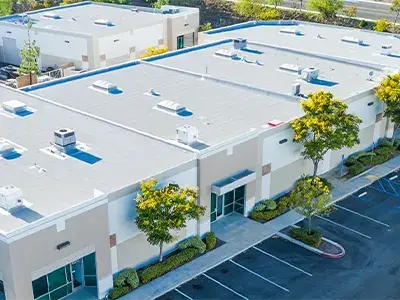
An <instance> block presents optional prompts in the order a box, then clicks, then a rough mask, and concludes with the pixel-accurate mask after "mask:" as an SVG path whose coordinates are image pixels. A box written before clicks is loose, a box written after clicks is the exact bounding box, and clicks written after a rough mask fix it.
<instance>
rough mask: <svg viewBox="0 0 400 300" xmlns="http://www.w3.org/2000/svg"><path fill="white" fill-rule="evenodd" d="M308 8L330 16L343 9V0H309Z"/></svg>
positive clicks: (327, 16)
mask: <svg viewBox="0 0 400 300" xmlns="http://www.w3.org/2000/svg"><path fill="white" fill-rule="evenodd" d="M308 8H309V9H310V10H316V11H318V12H319V13H320V14H321V15H322V16H323V17H325V18H332V17H335V16H336V14H337V13H338V11H339V10H341V9H343V0H310V1H308Z"/></svg>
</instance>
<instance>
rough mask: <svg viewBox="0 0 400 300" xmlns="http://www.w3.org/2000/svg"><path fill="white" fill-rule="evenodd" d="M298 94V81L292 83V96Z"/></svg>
mask: <svg viewBox="0 0 400 300" xmlns="http://www.w3.org/2000/svg"><path fill="white" fill-rule="evenodd" d="M299 94H300V83H295V84H293V85H292V96H298V95H299Z"/></svg>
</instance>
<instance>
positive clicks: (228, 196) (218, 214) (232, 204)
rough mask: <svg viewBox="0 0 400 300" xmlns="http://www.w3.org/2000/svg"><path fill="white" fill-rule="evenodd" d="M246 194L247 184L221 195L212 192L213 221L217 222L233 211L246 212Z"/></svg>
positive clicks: (211, 215)
mask: <svg viewBox="0 0 400 300" xmlns="http://www.w3.org/2000/svg"><path fill="white" fill-rule="evenodd" d="M245 194H246V186H245V185H242V186H240V187H238V188H236V189H234V190H232V191H230V192H227V193H225V194H223V195H219V196H218V195H217V194H214V193H211V214H210V218H211V222H215V221H217V220H219V219H221V218H223V217H224V216H227V215H229V214H231V213H233V212H237V213H239V214H244V202H245Z"/></svg>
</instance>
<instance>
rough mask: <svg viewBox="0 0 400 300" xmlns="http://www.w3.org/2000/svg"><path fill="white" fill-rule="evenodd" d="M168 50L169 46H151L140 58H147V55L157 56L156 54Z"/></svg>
mask: <svg viewBox="0 0 400 300" xmlns="http://www.w3.org/2000/svg"><path fill="white" fill-rule="evenodd" d="M165 52H168V47H167V46H164V45H162V46H159V47H156V46H153V47H149V48H147V50H146V52H145V53H143V54H142V55H141V56H140V57H139V58H146V57H151V56H155V55H159V54H162V53H165Z"/></svg>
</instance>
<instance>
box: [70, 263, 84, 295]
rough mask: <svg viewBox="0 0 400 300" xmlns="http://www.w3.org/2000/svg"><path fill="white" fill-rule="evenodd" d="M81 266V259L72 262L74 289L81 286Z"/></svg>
mask: <svg viewBox="0 0 400 300" xmlns="http://www.w3.org/2000/svg"><path fill="white" fill-rule="evenodd" d="M82 267H83V264H82V259H79V260H77V261H74V262H73V263H72V282H73V284H74V289H78V288H80V287H82V286H83V282H84V281H83V280H84V278H83V270H82Z"/></svg>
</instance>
